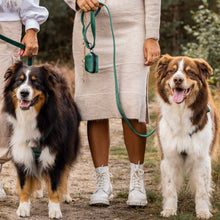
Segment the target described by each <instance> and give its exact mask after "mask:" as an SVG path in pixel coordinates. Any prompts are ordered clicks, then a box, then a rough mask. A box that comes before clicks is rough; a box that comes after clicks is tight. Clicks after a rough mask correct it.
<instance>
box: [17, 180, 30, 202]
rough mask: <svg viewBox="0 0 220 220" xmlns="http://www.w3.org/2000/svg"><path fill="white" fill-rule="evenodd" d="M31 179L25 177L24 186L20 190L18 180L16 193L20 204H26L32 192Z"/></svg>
mask: <svg viewBox="0 0 220 220" xmlns="http://www.w3.org/2000/svg"><path fill="white" fill-rule="evenodd" d="M32 181H33V180H32V178H31V177H26V179H25V184H24V187H23V188H21V187H20V184H19V180H18V184H17V185H18V192H19V198H20V202H21V203H22V202H28V201H29V199H30V196H31V193H32V190H33V188H32V187H33V185H32Z"/></svg>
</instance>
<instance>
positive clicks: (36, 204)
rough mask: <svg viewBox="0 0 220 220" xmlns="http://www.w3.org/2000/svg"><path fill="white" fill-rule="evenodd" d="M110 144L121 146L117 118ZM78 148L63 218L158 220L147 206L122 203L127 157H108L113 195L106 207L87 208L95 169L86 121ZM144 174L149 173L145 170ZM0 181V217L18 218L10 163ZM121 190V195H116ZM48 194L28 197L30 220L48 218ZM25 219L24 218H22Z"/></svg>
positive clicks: (3, 170)
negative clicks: (0, 192)
mask: <svg viewBox="0 0 220 220" xmlns="http://www.w3.org/2000/svg"><path fill="white" fill-rule="evenodd" d="M110 129H111V139H112V141H111V145H112V146H118V145H119V146H122V145H123V138H122V129H121V121H120V120H111V123H110ZM80 133H81V142H82V149H81V153H80V155H79V157H78V159H77V162H76V163H75V165H74V166H73V168H72V170H71V173H70V178H69V191H70V195H71V197H72V199H73V201H72V203H70V204H64V203H63V204H62V205H61V210H62V213H63V219H65V220H66V219H67V220H69V219H71V220H73V219H115V220H116V219H158V218H157V217H155V216H154V217H153V215H152V214H151V213H149V211H150V210H149V209H147V208H144V209H131V208H129V207H128V206H127V205H126V200H127V193H128V187H129V172H130V165H129V162H128V160H125V159H123V160H118V159H117V156H113V155H111V156H110V163H109V166H110V171H111V173H112V174H113V178H112V184H113V190H114V191H113V193H114V196H115V197H116V198H115V199H114V200H113V202H112V204H111V205H110V206H109V207H91V206H89V199H90V196H91V195H92V193H93V191H94V190H95V186H96V179H95V169H94V167H93V163H92V160H91V156H90V152H89V147H88V141H87V137H86V123H85V122H82V123H81V125H80ZM145 172H146V173H147V172H149V173H151V171H150V170H146V171H145ZM1 182H2V184H3V186H4V189H5V191H6V193H7V197H6V199H5V201H2V202H0V219H10V220H11V219H13V220H15V219H21V218H19V217H17V215H16V209H17V207H18V204H19V200H18V195H17V194H16V172H15V169H14V167H13V165H12V163H11V162H8V163H7V164H5V165H4V166H3V169H2V174H1ZM149 182H150V181H149V178H148V175H145V184H146V185H147V184H148V185H149V184H150V183H149ZM119 193H122V195H125V196H122V197H121V198H117V196H116V195H118V194H119ZM47 203H48V195H47V191H46V190H45V191H44V197H43V198H41V199H36V198H32V207H31V217H29V218H27V219H30V220H44V219H48V204H47ZM25 219H26V218H25Z"/></svg>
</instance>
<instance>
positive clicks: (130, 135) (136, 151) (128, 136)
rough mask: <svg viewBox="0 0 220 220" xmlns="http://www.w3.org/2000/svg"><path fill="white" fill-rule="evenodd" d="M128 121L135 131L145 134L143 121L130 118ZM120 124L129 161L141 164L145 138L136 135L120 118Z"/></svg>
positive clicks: (145, 129)
mask: <svg viewBox="0 0 220 220" xmlns="http://www.w3.org/2000/svg"><path fill="white" fill-rule="evenodd" d="M130 123H131V125H132V127H133V128H134V129H135V131H137V132H138V133H140V134H146V131H147V128H146V124H145V123H139V122H138V121H137V120H130ZM122 126H123V132H124V142H125V146H126V148H127V152H128V157H129V160H130V162H131V163H134V164H138V163H139V164H143V162H144V154H145V147H146V138H143V137H140V136H138V135H136V134H135V133H134V132H133V131H132V130H131V129H130V127H129V126H128V125H127V123H126V122H125V121H124V120H122Z"/></svg>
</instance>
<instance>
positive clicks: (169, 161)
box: [156, 55, 218, 219]
mask: <svg viewBox="0 0 220 220" xmlns="http://www.w3.org/2000/svg"><path fill="white" fill-rule="evenodd" d="M210 74H212V68H211V67H210V66H209V64H208V63H206V62H205V61H204V60H202V59H191V58H189V57H171V56H169V55H164V56H163V57H162V58H161V59H160V60H159V62H158V66H157V76H156V77H157V92H158V98H159V103H160V115H159V117H158V138H159V143H160V147H161V151H162V160H161V165H160V168H161V181H162V195H163V211H162V212H161V215H162V216H164V217H169V216H172V215H176V213H177V192H178V189H180V187H181V185H182V183H183V177H184V174H187V175H189V184H190V188H191V189H192V191H193V192H194V193H195V203H196V215H197V217H199V218H206V219H207V218H210V217H211V216H212V214H211V203H210V194H211V191H212V180H211V179H212V178H211V154H212V152H213V150H214V145H215V144H216V142H217V135H218V134H217V130H218V118H217V112H216V110H215V107H214V105H213V102H212V98H211V94H210V92H209V88H208V83H207V78H208V75H210Z"/></svg>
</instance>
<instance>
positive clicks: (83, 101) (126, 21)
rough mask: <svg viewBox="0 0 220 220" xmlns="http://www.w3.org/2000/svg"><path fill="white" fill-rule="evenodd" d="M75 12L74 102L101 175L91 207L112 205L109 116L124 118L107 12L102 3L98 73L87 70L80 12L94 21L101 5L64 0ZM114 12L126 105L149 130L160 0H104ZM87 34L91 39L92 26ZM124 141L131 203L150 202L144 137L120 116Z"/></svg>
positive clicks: (118, 64) (93, 1)
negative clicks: (92, 13)
mask: <svg viewBox="0 0 220 220" xmlns="http://www.w3.org/2000/svg"><path fill="white" fill-rule="evenodd" d="M64 1H65V2H66V3H67V4H68V5H69V6H70V7H71V8H72V9H73V10H75V12H76V15H75V20H74V29H73V57H74V63H75V82H76V85H75V101H76V104H77V106H78V108H79V111H80V114H81V117H82V120H85V121H88V123H87V130H88V141H89V146H90V150H91V155H92V159H93V163H94V166H95V168H96V175H97V187H96V190H95V192H94V194H93V195H92V196H91V199H90V204H91V205H98V204H102V205H109V202H110V201H111V200H112V198H113V194H112V184H111V181H110V173H109V168H108V159H109V148H110V137H109V119H110V118H120V119H121V118H122V117H121V115H120V113H119V111H118V109H117V105H116V97H115V84H114V70H113V44H112V33H111V29H110V23H109V16H108V12H107V10H106V8H105V7H102V9H101V11H100V13H99V14H98V15H97V17H96V46H95V48H94V52H95V54H97V55H98V56H99V72H98V73H94V74H90V73H88V72H86V71H85V68H84V62H83V60H84V57H85V54H87V53H89V50H88V49H87V48H85V46H84V44H83V36H82V24H81V20H80V19H81V13H82V11H84V12H86V13H85V17H84V21H85V23H86V24H88V22H89V21H90V13H87V12H90V11H91V10H94V11H95V10H97V7H101V6H102V5H101V4H99V2H98V1H97V0H64ZM100 2H103V3H105V4H106V5H107V6H108V8H109V10H110V12H111V15H112V23H113V29H114V35H115V41H116V67H117V75H118V86H119V95H120V102H121V105H122V109H123V111H124V112H125V115H126V116H127V118H128V119H129V121H130V123H131V124H132V126H133V127H134V129H135V130H136V131H137V132H139V133H141V134H146V122H147V121H148V117H146V112H147V101H146V96H147V94H146V86H147V81H148V75H149V66H150V65H152V64H153V63H155V62H156V61H157V60H158V59H159V57H160V46H159V43H158V39H159V26H160V8H161V1H160V0H136V1H126V0H120V1H118V0H101V1H100ZM87 38H88V39H89V40H91V41H92V40H93V37H92V33H91V31H89V30H88V32H87ZM122 127H123V134H124V142H125V145H126V149H127V152H128V157H129V160H130V166H131V173H130V187H129V196H128V200H127V204H128V205H130V206H145V205H146V204H147V198H146V191H145V187H144V179H143V175H144V171H143V163H144V154H145V146H146V138H143V137H139V136H137V135H136V134H134V133H133V132H132V131H131V130H130V128H129V127H128V125H127V124H126V122H125V121H124V120H123V119H122Z"/></svg>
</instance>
